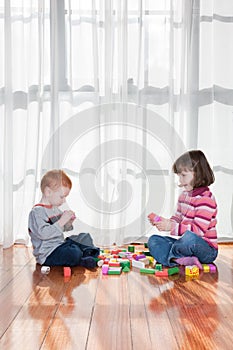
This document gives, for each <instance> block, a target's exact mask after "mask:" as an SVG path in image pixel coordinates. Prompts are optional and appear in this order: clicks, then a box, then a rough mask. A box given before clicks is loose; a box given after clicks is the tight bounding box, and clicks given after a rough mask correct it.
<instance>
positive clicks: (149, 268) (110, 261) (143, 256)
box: [97, 245, 179, 277]
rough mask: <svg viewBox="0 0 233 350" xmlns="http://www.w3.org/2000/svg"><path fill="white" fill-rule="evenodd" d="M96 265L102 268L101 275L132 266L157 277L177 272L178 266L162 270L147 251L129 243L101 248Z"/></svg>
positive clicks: (128, 270) (119, 272)
mask: <svg viewBox="0 0 233 350" xmlns="http://www.w3.org/2000/svg"><path fill="white" fill-rule="evenodd" d="M97 265H98V266H99V267H101V268H102V274H103V275H120V274H121V273H122V272H130V271H131V268H132V267H133V268H136V269H138V270H139V271H140V273H143V274H153V275H155V276H159V277H166V276H169V275H173V274H176V273H179V268H178V267H172V268H169V269H166V270H163V267H162V265H161V264H156V262H155V260H154V258H153V257H152V256H151V255H150V253H149V251H144V250H143V251H142V250H138V251H136V250H135V246H132V245H129V246H128V249H126V248H118V249H113V250H109V249H104V250H101V253H100V255H99V256H98V258H97Z"/></svg>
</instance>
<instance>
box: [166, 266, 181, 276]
mask: <svg viewBox="0 0 233 350" xmlns="http://www.w3.org/2000/svg"><path fill="white" fill-rule="evenodd" d="M167 272H168V275H169V276H170V275H175V274H176V273H179V272H180V269H179V267H177V266H174V267H170V268H169V269H168V270H167Z"/></svg>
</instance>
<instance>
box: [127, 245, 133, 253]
mask: <svg viewBox="0 0 233 350" xmlns="http://www.w3.org/2000/svg"><path fill="white" fill-rule="evenodd" d="M128 251H129V252H130V253H134V252H135V247H134V245H129V246H128Z"/></svg>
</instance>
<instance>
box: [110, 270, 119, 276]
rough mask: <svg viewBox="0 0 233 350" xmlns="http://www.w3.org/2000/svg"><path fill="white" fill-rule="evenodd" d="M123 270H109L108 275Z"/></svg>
mask: <svg viewBox="0 0 233 350" xmlns="http://www.w3.org/2000/svg"><path fill="white" fill-rule="evenodd" d="M120 274H121V270H108V275H120Z"/></svg>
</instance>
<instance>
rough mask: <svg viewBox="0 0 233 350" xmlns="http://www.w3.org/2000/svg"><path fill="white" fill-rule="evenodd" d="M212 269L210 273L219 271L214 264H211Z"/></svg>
mask: <svg viewBox="0 0 233 350" xmlns="http://www.w3.org/2000/svg"><path fill="white" fill-rule="evenodd" d="M209 267H210V273H214V272H216V271H217V269H216V266H215V265H214V264H209Z"/></svg>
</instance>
